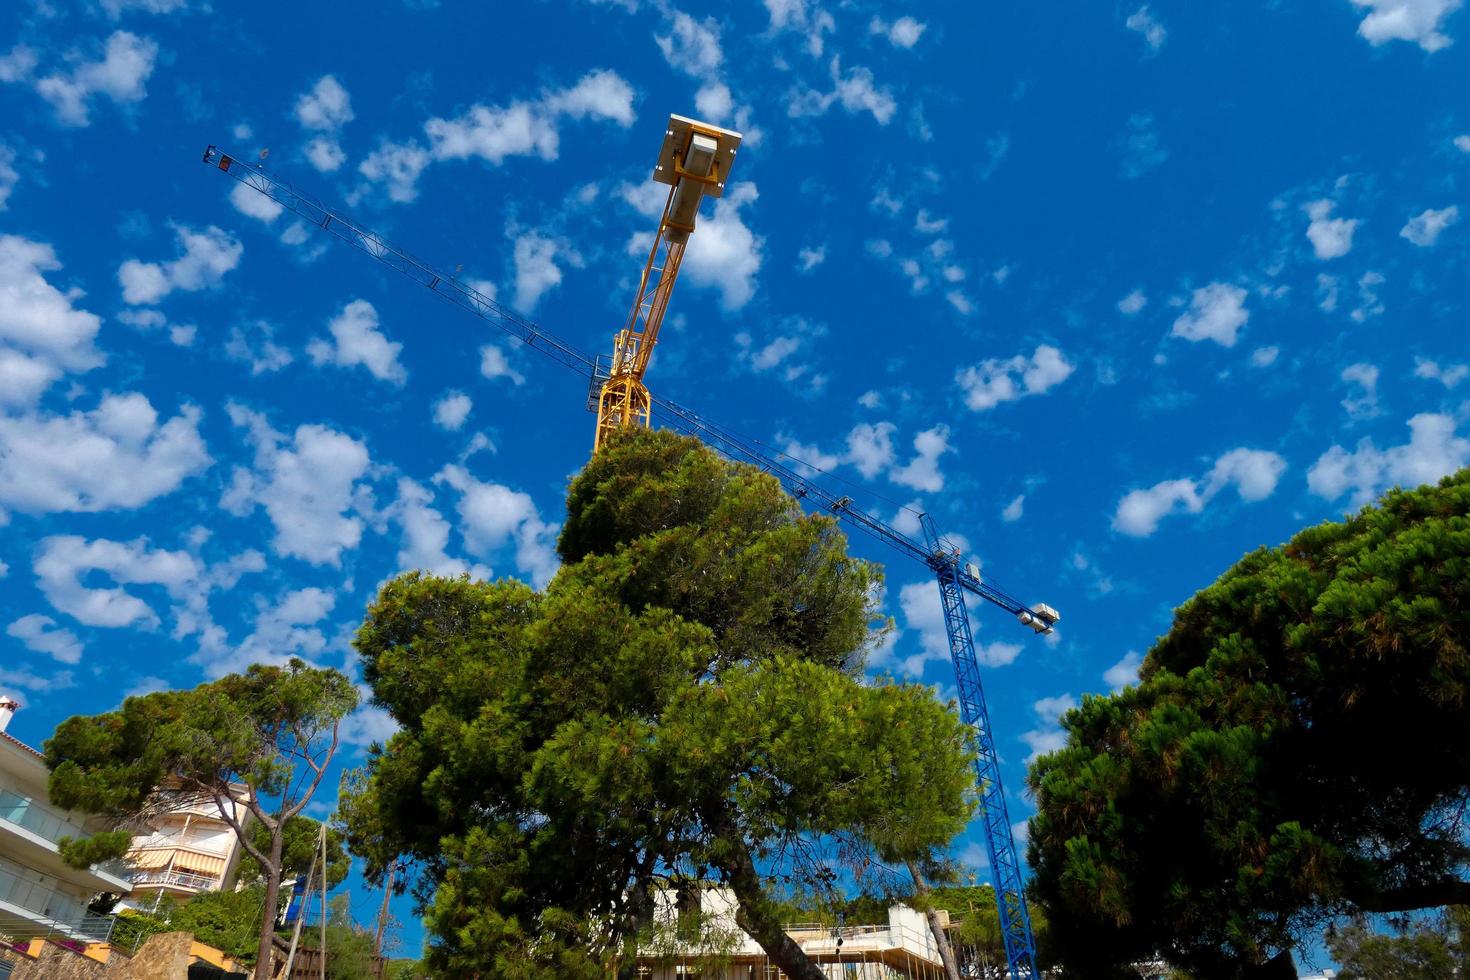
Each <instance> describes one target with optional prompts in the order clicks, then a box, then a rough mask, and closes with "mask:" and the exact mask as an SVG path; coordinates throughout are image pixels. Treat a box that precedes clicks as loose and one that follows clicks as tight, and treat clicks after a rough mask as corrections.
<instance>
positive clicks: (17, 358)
mask: <svg viewBox="0 0 1470 980" xmlns="http://www.w3.org/2000/svg"><path fill="white" fill-rule="evenodd" d="M61 268H62V265H61V262H60V260H59V259H58V258H57V257H56V251H55V250H54V249H53V248H52V247H51V246H50V245H48V244H46V243H44V242H36V241H31V240H30V239H27V238H21V237H20V236H18V235H0V404H4V403H10V404H12V405H29V404H32V403H34V402H35V401H36V399H38V398H39V397H40V395H41V393H42V392H43V391H45V390H46V388H48V387H49V386H50V385H51V383H52V382H53V381H55V380H56V379H57V378H59V377H60V376H61V374H62V372H63V371H88V370H91V369H92V368H94V367H97V366H99V365H100V364H101V363H102V354H101V353H100V352H99V351H98V350H97V348H96V346H95V344H94V342H95V340H96V337H97V330H98V328H99V327H100V326H101V323H102V321H101V318H100V317H98V316H97V315H96V314H95V313H90V312H88V311H86V310H83V309H81V308H79V307H78V306H77V301H78V300H80V299H81V298H82V293H81V290H78V289H68V290H66V291H63V290H61V289H58V288H57V287H56V286H55V285H53V284H52V283H51V281H50V280H49V279H48V278H47V274H48V273H56V272H59V271H60V270H61ZM4 465H5V464H4V460H3V458H0V467H3V466H4Z"/></svg>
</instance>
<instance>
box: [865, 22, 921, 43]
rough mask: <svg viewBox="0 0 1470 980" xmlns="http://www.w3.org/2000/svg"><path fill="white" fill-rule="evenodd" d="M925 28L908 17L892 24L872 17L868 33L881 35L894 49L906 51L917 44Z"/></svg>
mask: <svg viewBox="0 0 1470 980" xmlns="http://www.w3.org/2000/svg"><path fill="white" fill-rule="evenodd" d="M927 26H928V25H926V24H922V23H920V22H919V21H917V20H914V19H913V18H912V17H908V16H904V17H900V18H898V19H897V20H895V21H893V22H892V23H889V22H887V21H885V20H883V19H882V18H881V17H874V18H873V19H872V20H871V21H869V23H868V33H869V34H880V35H882V36H883V37H884V38H886V39H887V40H888V43H889V44H891V45H893V46H894V47H895V48H904V49H908V48H912V47H913V46H914V45H915V44H918V43H919V38H921V37H923V36H924V29H925V28H926V27H927Z"/></svg>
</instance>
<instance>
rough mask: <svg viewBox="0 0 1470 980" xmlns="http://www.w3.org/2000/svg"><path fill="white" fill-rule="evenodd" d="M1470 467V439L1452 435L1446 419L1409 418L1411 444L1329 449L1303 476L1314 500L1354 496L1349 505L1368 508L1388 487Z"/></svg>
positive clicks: (1413, 484)
mask: <svg viewBox="0 0 1470 980" xmlns="http://www.w3.org/2000/svg"><path fill="white" fill-rule="evenodd" d="M1467 463H1470V439H1464V438H1461V437H1459V436H1456V435H1455V420H1454V419H1453V418H1451V417H1450V416H1448V415H1440V414H1435V413H1423V414H1420V415H1415V416H1414V417H1413V418H1411V419H1409V441H1408V443H1407V444H1405V445H1402V446H1390V447H1389V448H1388V449H1382V450H1380V449H1379V448H1378V447H1377V446H1375V445H1374V444H1373V441H1372V440H1371V439H1363V440H1362V441H1361V442H1359V443H1358V447H1357V449H1356V450H1354V451H1353V452H1348V451H1347V450H1346V449H1344V448H1343V447H1341V446H1333V447H1332V448H1331V449H1329V450H1328V451H1327V452H1325V453H1323V454H1322V456H1321V457H1320V458H1318V460H1317V462H1315V463H1313V464H1312V468H1311V470H1309V471H1308V472H1307V486H1308V488H1310V489H1311V491H1312V492H1313V493H1315V494H1316V495H1317V496H1319V497H1322V498H1324V499H1326V500H1329V501H1330V500H1337V499H1338V498H1339V497H1341V496H1342V495H1343V494H1345V493H1348V492H1349V491H1352V496H1351V498H1350V500H1351V503H1352V505H1353V506H1355V507H1357V506H1361V505H1363V504H1366V503H1368V502H1369V501H1370V500H1372V499H1373V498H1374V497H1376V496H1378V495H1379V494H1380V493H1382V492H1383V491H1384V490H1387V489H1388V488H1389V487H1390V486H1401V487H1405V488H1412V487H1417V486H1420V485H1421V484H1425V483H1433V482H1435V481H1436V480H1438V479H1439V478H1440V477H1442V476H1445V475H1447V474H1449V473H1453V472H1454V471H1455V470H1458V469H1459V468H1460V467H1462V466H1465V465H1466V464H1467Z"/></svg>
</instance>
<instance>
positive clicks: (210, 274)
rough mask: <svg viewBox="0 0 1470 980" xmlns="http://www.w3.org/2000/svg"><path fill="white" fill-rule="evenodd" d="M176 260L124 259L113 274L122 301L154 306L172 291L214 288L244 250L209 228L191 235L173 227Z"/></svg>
mask: <svg viewBox="0 0 1470 980" xmlns="http://www.w3.org/2000/svg"><path fill="white" fill-rule="evenodd" d="M173 227H174V236H175V238H176V239H177V241H178V248H179V253H180V254H179V256H178V257H177V258H175V259H173V260H171V261H168V262H143V261H140V260H138V259H128V260H127V261H125V262H124V263H123V264H122V265H121V266H119V267H118V270H117V280H118V282H119V283H120V284H121V285H122V288H123V301H124V302H126V303H130V304H133V305H135V306H136V305H142V304H152V303H157V302H158V301H159V300H161V299H163V298H164V297H165V296H167V295H168V294H169V293H171V292H173V291H174V290H176V289H178V290H183V291H185V292H197V291H199V290H201V289H208V288H211V287H214V286H218V285H219V284H220V282H221V281H222V280H223V279H224V277H225V274H226V273H227V272H229V271H230V270H232V269H234V268H235V267H236V266H238V265H239V264H240V256H241V254H242V253H243V252H244V251H245V247H244V246H243V245H241V244H240V243H239V242H238V241H236V240H235V238H234V236H232V235H230V234H229V233H228V232H226V231H224V230H223V229H221V228H216V227H215V226H214V225H210V226H209V227H208V228H206V229H204V230H203V231H195V230H194V229H192V228H189V227H187V226H185V225H174V226H173Z"/></svg>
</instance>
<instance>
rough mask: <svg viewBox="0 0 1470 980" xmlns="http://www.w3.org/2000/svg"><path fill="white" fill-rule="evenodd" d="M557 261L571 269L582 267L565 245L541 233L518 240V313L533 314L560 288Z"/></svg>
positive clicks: (515, 256)
mask: <svg viewBox="0 0 1470 980" xmlns="http://www.w3.org/2000/svg"><path fill="white" fill-rule="evenodd" d="M558 257H560V258H561V259H562V260H563V261H565V262H568V263H570V264H572V265H580V264H581V259H580V258H579V257H578V256H577V254H576V253H575V252H574V251H573V250H572V249H571V248H570V247H568V246H567V245H566V244H565V243H564V242H561V241H558V240H557V239H554V238H548V237H546V236H545V235H543V234H541V233H540V232H538V231H528V232H524V233H522V234H520V235H518V236H516V239H515V248H514V250H513V260H514V262H515V290H516V297H515V305H516V309H518V310H523V311H524V312H526V313H530V312H531V311H532V310H534V309H535V308H536V304H537V303H539V302H541V297H542V296H545V295H546V294H547V293H548V292H549V291H550V290H552V289H554V288H556V287H557V286H559V285H560V284H561V279H562V272H561V266H559V265H558V264H557V259H558Z"/></svg>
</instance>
